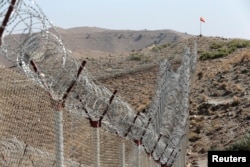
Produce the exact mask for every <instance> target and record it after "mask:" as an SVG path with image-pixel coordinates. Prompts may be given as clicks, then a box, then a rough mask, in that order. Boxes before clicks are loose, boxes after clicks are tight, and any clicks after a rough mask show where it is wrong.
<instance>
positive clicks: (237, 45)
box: [227, 39, 250, 48]
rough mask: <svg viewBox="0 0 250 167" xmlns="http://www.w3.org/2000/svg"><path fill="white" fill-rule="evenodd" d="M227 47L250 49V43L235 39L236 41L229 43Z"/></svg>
mask: <svg viewBox="0 0 250 167" xmlns="http://www.w3.org/2000/svg"><path fill="white" fill-rule="evenodd" d="M227 46H228V47H229V48H246V47H250V41H245V40H237V39H235V40H232V41H230V42H228V44H227Z"/></svg>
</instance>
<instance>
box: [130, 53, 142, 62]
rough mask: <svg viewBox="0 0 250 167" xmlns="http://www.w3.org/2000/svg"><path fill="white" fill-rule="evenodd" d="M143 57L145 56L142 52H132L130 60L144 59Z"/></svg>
mask: <svg viewBox="0 0 250 167" xmlns="http://www.w3.org/2000/svg"><path fill="white" fill-rule="evenodd" d="M142 57H143V54H140V53H132V54H130V56H129V60H132V61H141V60H142Z"/></svg>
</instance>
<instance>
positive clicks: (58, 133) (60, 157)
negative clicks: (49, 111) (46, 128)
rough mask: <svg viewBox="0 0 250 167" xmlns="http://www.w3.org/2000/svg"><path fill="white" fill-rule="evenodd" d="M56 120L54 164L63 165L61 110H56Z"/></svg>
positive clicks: (59, 166) (60, 166)
mask: <svg viewBox="0 0 250 167" xmlns="http://www.w3.org/2000/svg"><path fill="white" fill-rule="evenodd" d="M55 118H56V119H55V122H56V166H57V167H63V166H64V164H63V163H64V155H63V151H64V148H63V111H56V116H55Z"/></svg>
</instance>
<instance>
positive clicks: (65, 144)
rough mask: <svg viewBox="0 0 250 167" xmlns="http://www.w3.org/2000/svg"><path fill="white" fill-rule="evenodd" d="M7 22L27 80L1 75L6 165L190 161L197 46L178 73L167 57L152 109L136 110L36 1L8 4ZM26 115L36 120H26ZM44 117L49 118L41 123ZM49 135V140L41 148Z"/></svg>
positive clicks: (1, 6)
mask: <svg viewBox="0 0 250 167" xmlns="http://www.w3.org/2000/svg"><path fill="white" fill-rule="evenodd" d="M9 13H11V14H9ZM0 19H2V20H4V21H3V22H2V26H1V29H2V33H0V36H1V48H0V50H1V52H0V53H1V55H2V56H4V57H5V58H7V59H8V60H9V61H11V62H13V63H14V64H16V65H17V66H18V67H19V68H20V69H21V71H23V73H24V74H25V75H26V78H25V77H23V76H21V75H20V74H18V73H15V74H14V73H12V72H10V70H9V69H5V68H2V71H5V72H7V73H8V74H9V75H7V76H6V74H5V73H1V75H0V77H1V78H2V80H0V81H1V82H2V84H1V85H3V86H2V87H1V90H0V92H1V96H0V97H1V98H0V100H1V101H0V103H1V106H4V104H5V107H2V108H1V110H0V113H1V114H0V124H1V125H2V124H3V126H2V127H3V128H2V130H3V131H2V132H1V134H0V141H1V143H2V145H1V147H0V149H1V152H0V153H1V154H2V159H0V160H1V161H0V163H2V164H4V165H5V166H6V165H9V164H13V166H15V165H17V166H18V165H19V166H20V165H22V166H25V165H27V166H31V165H33V166H34V163H36V166H43V165H45V164H46V165H45V166H54V165H56V166H58V167H63V166H81V165H83V166H97V167H99V166H129V167H130V166H136V167H137V166H138V167H139V166H143V167H144V166H176V167H177V166H183V165H184V164H185V152H186V145H187V131H188V120H189V111H188V108H189V101H188V98H189V91H190V79H191V75H192V73H193V72H194V67H195V64H196V57H197V53H196V52H197V51H196V50H197V49H196V47H195V48H194V51H193V52H191V51H190V49H189V48H186V49H185V53H184V55H183V59H182V63H181V66H180V67H179V68H178V69H177V71H174V70H173V69H172V67H171V65H170V63H169V62H168V61H167V60H165V61H163V62H162V63H161V64H160V73H159V77H158V85H157V89H156V92H155V96H154V99H153V101H152V104H151V106H150V107H149V109H147V110H146V111H145V112H138V113H136V112H135V111H134V110H133V109H132V108H131V107H130V105H129V104H128V103H126V102H124V101H123V100H121V99H120V98H119V97H118V96H116V92H117V91H116V90H115V91H114V92H111V91H110V90H108V89H107V88H106V87H104V86H103V85H102V84H100V83H99V82H98V81H97V80H96V79H95V78H93V77H92V75H91V74H90V73H89V72H88V70H87V69H86V67H85V64H86V62H85V61H83V62H82V63H79V61H78V60H77V59H75V58H74V57H73V56H72V55H71V53H70V52H69V51H68V50H67V49H66V48H65V47H64V45H63V43H62V40H61V37H60V35H59V33H57V31H56V28H55V27H54V26H53V24H52V23H51V22H50V21H49V20H48V19H47V17H46V16H45V14H44V13H43V12H42V10H41V9H40V8H39V6H38V5H37V4H36V2H35V1H32V0H26V1H25V0H17V1H14V0H13V1H10V0H5V1H1V2H0ZM5 20H7V21H5ZM0 32H1V31H0ZM17 34H19V35H17ZM11 74H13V76H10V75H11ZM15 80H18V81H19V80H23V81H24V82H20V83H17V82H15ZM13 81H14V83H15V84H13ZM11 83H12V84H11ZM10 88H12V89H13V90H9V89H10ZM27 88H28V89H27ZM39 92H44V93H41V95H38V94H39ZM34 96H37V97H36V98H34ZM5 97H7V98H5ZM21 97H23V99H20V98H21ZM13 100H14V102H13ZM25 100H26V101H25ZM41 104H44V105H43V106H41ZM45 110H46V111H45ZM44 113H46V114H47V117H48V118H47V117H46V116H45V115H44ZM11 114H14V115H15V116H13V115H11ZM24 114H27V115H29V116H27V117H25V118H26V119H30V120H25V119H24V122H20V121H22V120H20V118H23V117H24ZM43 117H45V118H47V119H45V121H41V119H43ZM31 118H32V119H31ZM52 118H53V119H52ZM37 119H39V121H38V120H37ZM9 122H10V124H9ZM86 122H87V123H86ZM12 124H13V125H12ZM38 124H39V125H40V126H38V127H37V126H35V125H38ZM20 125H22V126H20ZM30 125H33V126H30ZM12 126H14V127H12ZM13 128H14V129H13ZM22 128H23V129H22ZM34 128H35V129H34ZM53 128H54V130H53ZM11 129H12V130H11ZM20 129H22V130H20ZM33 135H34V136H35V137H33ZM84 135H86V136H87V137H86V139H83V138H85V136H84ZM36 136H39V137H40V138H39V137H36ZM43 138H44V140H45V141H47V143H46V142H45V143H44V144H41V143H43V142H42V141H43ZM35 140H37V141H35ZM81 140H82V141H81ZM51 143H54V146H52V145H51ZM127 143H128V144H127ZM6 148H7V149H6ZM9 148H12V151H10V149H9ZM30 152H33V153H36V154H34V156H35V157H33V156H32V155H30V154H31V153H30ZM180 152H181V153H180ZM21 153H22V154H21ZM28 155H29V156H28ZM42 156H43V157H45V159H46V160H44V161H42V159H43V158H42ZM152 160H154V161H152ZM45 162H46V163H45ZM40 163H41V164H40ZM178 163H179V165H176V164H178Z"/></svg>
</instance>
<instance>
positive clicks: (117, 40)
mask: <svg viewBox="0 0 250 167" xmlns="http://www.w3.org/2000/svg"><path fill="white" fill-rule="evenodd" d="M59 32H60V33H61V35H62V38H63V40H64V42H65V43H66V44H67V45H68V47H69V48H70V49H71V50H72V51H78V52H84V51H86V50H93V51H102V52H111V53H120V52H130V51H132V50H135V51H137V50H140V49H143V48H145V47H146V46H149V45H152V44H164V43H168V42H177V41H180V40H182V39H186V38H189V37H191V35H187V34H184V33H179V32H175V31H172V30H156V31H148V30H141V31H133V30H108V29H102V28H95V27H94V28H90V27H77V28H71V29H63V30H62V29H59Z"/></svg>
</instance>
